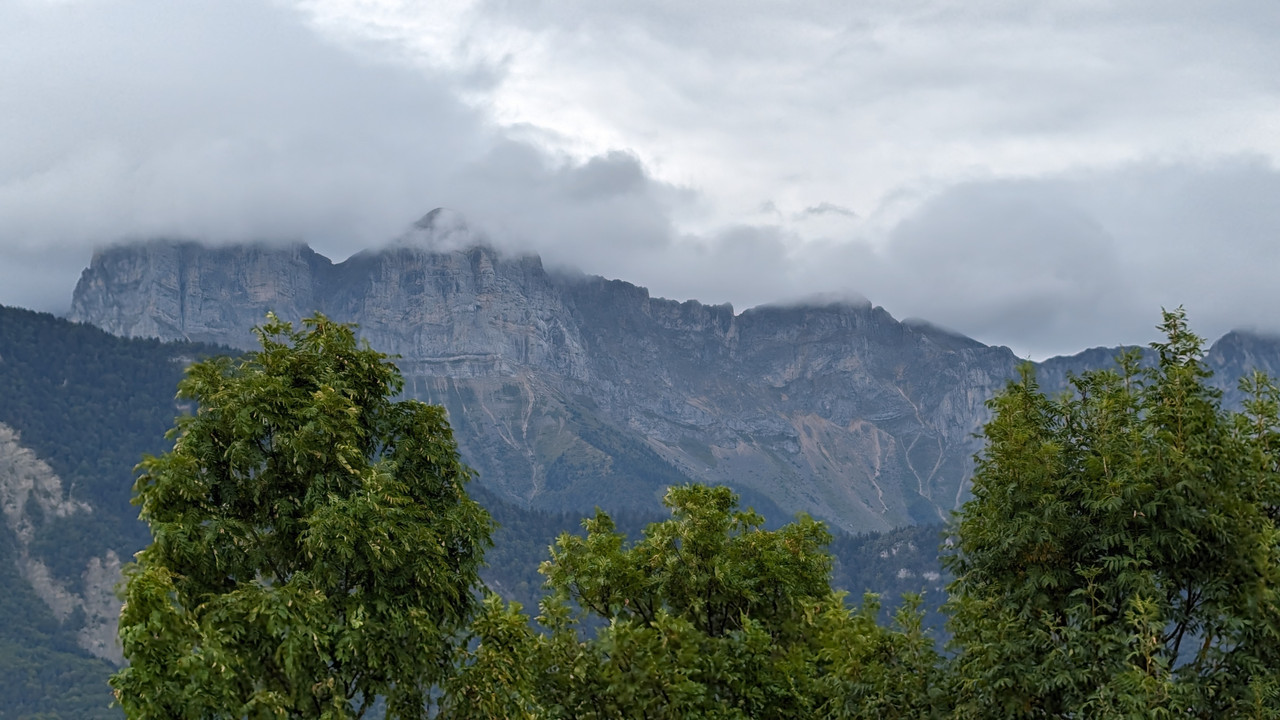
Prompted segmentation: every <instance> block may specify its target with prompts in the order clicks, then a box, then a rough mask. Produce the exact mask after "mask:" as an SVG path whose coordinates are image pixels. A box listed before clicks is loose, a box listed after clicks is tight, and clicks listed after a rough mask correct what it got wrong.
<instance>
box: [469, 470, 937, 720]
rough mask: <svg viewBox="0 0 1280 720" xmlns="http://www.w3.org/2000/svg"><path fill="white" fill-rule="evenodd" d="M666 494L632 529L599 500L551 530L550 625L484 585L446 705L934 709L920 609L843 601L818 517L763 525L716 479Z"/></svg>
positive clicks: (557, 709)
mask: <svg viewBox="0 0 1280 720" xmlns="http://www.w3.org/2000/svg"><path fill="white" fill-rule="evenodd" d="M665 502H666V504H667V506H668V507H669V508H670V510H671V513H672V517H671V519H669V520H666V521H663V522H660V523H654V524H652V525H650V526H649V527H648V528H647V529H646V530H645V533H644V537H643V538H641V539H639V540H638V541H636V542H634V543H627V541H626V539H625V538H624V537H623V535H622V534H621V533H618V532H617V531H616V529H615V527H614V524H613V521H612V519H611V518H610V517H609V516H608V515H606V514H605V513H603V512H597V513H596V515H595V517H594V518H591V519H588V520H587V521H585V522H584V526H585V528H586V531H587V532H586V536H585V537H580V536H572V535H567V534H566V535H563V536H561V538H560V540H559V541H558V542H557V545H556V547H555V548H553V550H552V553H551V560H549V561H548V562H546V563H544V564H543V566H542V572H543V573H544V574H545V575H546V577H547V584H548V586H549V588H550V589H551V595H550V596H549V597H548V598H547V599H546V600H544V602H543V604H542V614H541V616H540V617H539V621H540V623H541V625H542V626H543V628H544V629H545V632H544V633H541V634H539V633H536V632H534V631H533V630H532V629H531V628H529V626H528V624H527V619H525V618H524V616H522V615H521V614H520V613H519V607H518V606H513V607H510V608H508V607H505V606H503V604H502V603H501V602H500V601H498V600H497V599H496V598H490V599H489V601H488V602H487V603H486V607H485V612H484V614H483V616H482V618H481V620H479V621H477V623H476V626H475V631H474V639H475V643H473V646H472V648H471V649H469V650H468V651H466V652H465V653H463V658H462V662H461V668H462V669H461V672H460V673H459V675H458V677H457V678H456V680H455V681H454V682H453V683H452V684H451V685H450V686H449V688H448V693H447V698H448V699H447V701H446V704H445V707H444V715H445V716H446V717H455V718H499V717H531V718H533V717H537V718H583V719H603V718H637V717H644V718H811V717H830V718H855V717H868V718H870V717H874V718H895V717H903V718H907V717H912V718H914V717H927V716H928V715H929V713H930V712H931V711H932V709H933V705H934V696H933V695H932V692H933V691H934V690H935V689H936V683H935V682H934V679H935V676H936V674H937V671H936V668H937V663H938V658H937V655H936V654H935V652H934V650H933V643H932V640H930V639H929V638H928V637H927V636H926V635H925V634H924V633H923V631H922V630H921V628H920V623H919V619H920V614H919V612H917V611H916V610H915V608H914V606H913V607H909V608H907V609H906V610H904V611H902V612H901V613H900V614H899V620H900V623H901V624H902V627H901V628H900V629H899V630H890V629H886V628H883V627H881V626H879V625H877V623H876V615H877V614H878V611H879V607H878V605H877V604H876V603H875V601H874V597H869V598H868V600H869V602H867V603H865V604H864V607H863V609H862V610H861V611H859V612H853V611H851V610H849V609H848V608H846V607H845V605H844V601H843V596H842V595H839V594H836V593H833V592H832V590H831V587H830V573H831V558H830V556H829V555H828V554H827V553H826V552H825V546H826V545H827V543H828V542H829V541H830V536H829V534H828V533H827V531H826V529H825V528H824V527H823V526H822V525H821V523H818V522H816V521H814V520H811V519H809V518H808V517H804V516H801V517H800V518H799V519H798V520H797V521H796V522H794V523H791V524H789V525H787V526H785V527H783V528H781V529H779V530H776V531H767V530H764V529H763V528H762V525H763V519H762V518H761V517H760V516H759V515H757V514H756V513H754V512H743V511H738V510H736V504H737V498H736V497H735V496H734V495H733V493H732V492H730V491H729V490H728V489H727V488H723V487H718V488H708V487H703V486H698V485H689V486H684V487H677V488H672V489H671V490H670V491H669V492H668V494H667V496H666V499H665ZM575 607H576V608H578V610H577V611H575V610H574V609H573V608H575ZM587 636H590V637H589V639H585V640H584V638H585V637H587Z"/></svg>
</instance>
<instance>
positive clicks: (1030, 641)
mask: <svg viewBox="0 0 1280 720" xmlns="http://www.w3.org/2000/svg"><path fill="white" fill-rule="evenodd" d="M1161 329H1162V330H1163V331H1164V332H1165V334H1166V337H1167V340H1166V341H1165V342H1161V343H1156V344H1154V345H1153V346H1152V347H1153V350H1154V355H1155V358H1154V359H1155V364H1154V366H1153V367H1149V368H1147V369H1141V368H1140V362H1139V360H1140V358H1139V356H1138V355H1137V354H1134V353H1130V354H1126V355H1122V356H1121V357H1120V358H1119V361H1118V369H1117V370H1108V371H1099V372H1091V373H1086V374H1084V375H1083V376H1080V377H1076V378H1073V379H1072V392H1070V393H1068V394H1064V395H1062V396H1061V397H1057V398H1048V397H1045V396H1044V395H1043V394H1042V393H1041V392H1040V391H1039V388H1038V387H1037V386H1036V383H1035V380H1034V378H1033V377H1032V375H1031V371H1030V369H1029V368H1028V369H1024V370H1023V373H1022V377H1021V379H1020V380H1018V381H1016V382H1013V383H1010V385H1009V386H1008V388H1007V389H1006V390H1005V392H1004V393H1003V394H1001V395H999V396H998V397H996V398H995V399H994V400H992V402H991V407H992V409H993V410H994V417H993V419H992V420H991V421H990V423H988V425H987V426H986V428H985V430H984V434H985V437H986V440H987V446H986V449H985V450H984V452H983V454H982V455H981V457H980V459H979V462H978V468H977V472H976V474H975V476H974V480H973V499H972V500H971V501H969V502H968V503H967V504H966V505H965V506H964V508H963V510H962V513H961V514H960V517H959V523H958V525H957V527H956V528H955V545H954V547H953V548H952V549H951V551H950V553H949V554H948V556H947V557H946V559H945V562H946V564H947V566H948V568H949V569H950V570H951V571H952V572H953V573H954V576H955V581H954V582H953V584H952V585H951V587H950V592H951V600H950V608H949V609H950V611H951V613H952V619H951V629H952V631H953V633H954V639H953V646H954V650H955V651H956V656H955V658H954V660H953V661H952V663H951V666H952V667H951V669H952V677H953V693H954V697H955V698H956V702H957V704H958V709H959V713H958V714H959V716H960V717H1000V718H1012V717H1071V718H1083V717H1144V718H1145V717H1160V716H1176V717H1205V718H1209V717H1213V718H1219V717H1277V716H1280V695H1278V694H1277V690H1278V688H1277V676H1276V668H1277V667H1280V594H1278V591H1280V530H1278V528H1277V519H1278V518H1280V474H1277V466H1276V450H1277V447H1278V445H1277V440H1278V439H1280V435H1278V434H1277V427H1278V426H1280V422H1278V421H1277V391H1276V389H1275V387H1274V386H1273V385H1272V384H1271V383H1270V381H1269V380H1267V379H1266V378H1264V377H1261V376H1258V375H1255V376H1253V377H1251V378H1247V379H1246V380H1245V381H1244V382H1243V383H1242V388H1244V389H1245V390H1246V392H1247V393H1248V394H1249V395H1250V397H1251V398H1252V399H1251V400H1250V401H1249V402H1248V403H1247V407H1246V410H1245V412H1244V413H1241V414H1237V413H1231V412H1227V411H1225V410H1224V409H1223V408H1222V407H1221V402H1220V394H1219V392H1218V391H1216V390H1214V389H1212V388H1211V387H1210V386H1209V385H1207V382H1206V381H1207V379H1208V378H1209V375H1210V373H1209V372H1208V370H1207V369H1206V368H1205V366H1204V365H1203V364H1202V362H1201V340H1200V338H1198V337H1196V336H1195V335H1194V334H1192V333H1191V332H1190V331H1189V330H1188V329H1187V326H1186V321H1185V318H1184V316H1183V313H1182V311H1181V310H1179V311H1176V312H1171V313H1166V314H1165V316H1164V322H1163V324H1162V326H1161Z"/></svg>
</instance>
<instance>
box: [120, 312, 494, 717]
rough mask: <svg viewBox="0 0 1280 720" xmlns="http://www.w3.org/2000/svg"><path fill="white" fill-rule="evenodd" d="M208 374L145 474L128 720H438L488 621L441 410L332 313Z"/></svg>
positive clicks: (464, 473) (129, 621)
mask: <svg viewBox="0 0 1280 720" xmlns="http://www.w3.org/2000/svg"><path fill="white" fill-rule="evenodd" d="M303 325H304V329H303V330H299V331H295V330H294V329H293V327H292V326H291V325H290V324H289V323H284V322H279V321H277V320H276V319H275V318H274V317H271V316H269V317H268V323H267V324H266V325H265V326H264V327H262V328H260V329H259V330H258V331H257V333H258V336H259V338H260V340H261V344H262V349H261V350H259V351H257V352H253V353H249V354H247V355H245V356H243V357H242V358H241V359H239V360H237V361H233V360H231V359H228V358H216V359H212V360H208V361H205V362H201V363H197V364H195V365H193V366H192V367H191V368H190V369H189V370H188V371H187V374H186V377H185V379H184V380H182V382H181V383H180V384H179V386H178V397H179V398H180V399H182V400H189V401H193V402H194V403H195V405H196V409H195V412H194V414H191V415H187V416H184V417H181V418H179V419H178V421H177V425H176V427H175V428H174V429H173V430H172V431H170V433H169V437H170V438H171V439H172V440H173V449H172V450H171V451H169V452H167V453H165V454H163V455H160V456H158V457H147V458H145V459H144V460H143V462H142V463H141V465H140V466H139V467H140V468H141V475H140V476H139V478H138V480H137V483H136V486H135V492H136V498H135V503H137V504H138V505H140V506H141V517H142V519H143V520H144V521H146V522H147V524H148V525H149V526H150V528H151V532H152V535H153V540H152V542H151V544H150V545H149V546H148V547H147V548H146V549H144V550H143V551H141V552H140V553H138V555H137V561H136V563H135V564H134V565H132V566H131V567H130V568H129V569H128V571H127V574H126V579H127V585H126V588H125V606H124V610H123V612H122V615H121V619H120V637H121V640H122V642H123V646H124V652H125V656H126V658H127V659H128V660H129V663H130V664H129V666H128V667H126V668H124V669H123V670H121V671H120V672H119V673H117V674H116V675H115V676H114V677H112V679H111V684H112V685H113V686H114V688H115V691H116V697H117V698H118V700H119V702H120V704H121V705H122V706H123V708H124V710H125V712H126V714H127V715H128V716H129V717H131V718H139V719H142V718H157V719H159V718H164V719H166V720H170V719H172V718H227V717H235V718H241V717H244V718H268V717H270V718H283V717H315V718H335V719H336V718H347V717H361V716H362V715H364V714H365V712H366V711H367V710H368V709H369V707H370V706H371V705H372V704H373V703H374V701H375V699H376V698H383V699H385V707H386V711H387V715H388V717H400V718H422V717H426V716H427V715H428V702H429V695H430V688H431V687H432V686H433V685H435V684H438V683H439V682H441V681H442V680H443V679H444V677H445V676H446V675H447V674H448V673H449V671H450V669H451V661H452V658H453V653H454V646H455V643H456V641H457V639H458V637H459V636H460V632H459V631H460V630H461V629H463V628H465V627H466V626H467V623H468V622H469V620H470V619H471V617H472V615H473V613H474V611H475V609H476V604H477V603H476V595H475V591H476V588H477V587H478V585H479V580H478V577H477V570H478V568H479V566H480V564H481V560H482V556H483V551H484V548H485V547H486V545H487V544H488V541H489V533H490V524H491V523H490V520H489V518H488V515H487V514H486V513H485V512H484V510H483V509H482V508H480V507H479V506H478V505H477V504H475V503H474V502H473V501H472V500H471V499H470V498H469V497H468V496H467V494H466V491H465V485H466V483H467V481H468V479H469V474H468V470H467V469H466V468H465V467H464V466H463V465H462V464H461V462H460V460H459V457H458V451H457V447H456V445H455V443H454V441H453V437H452V434H451V432H450V430H449V426H448V424H447V422H446V420H445V417H444V412H443V410H442V409H441V408H439V407H433V406H428V405H425V404H423V403H419V402H415V401H400V402H396V401H393V400H392V398H394V397H395V396H396V395H397V394H398V393H399V391H400V389H401V385H402V380H401V377H400V374H399V371H398V370H397V369H396V368H395V366H394V365H392V364H391V363H390V362H389V361H388V360H387V359H386V356H384V355H382V354H380V353H377V352H375V351H373V350H371V349H369V348H368V347H367V346H363V345H360V344H358V343H357V342H356V339H355V336H354V334H353V332H352V329H351V328H350V327H348V326H345V325H341V324H338V323H333V322H330V321H329V320H327V319H326V318H324V317H323V316H321V315H316V316H315V317H313V318H310V319H308V320H305V321H304V322H303Z"/></svg>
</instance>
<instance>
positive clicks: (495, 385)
mask: <svg viewBox="0 0 1280 720" xmlns="http://www.w3.org/2000/svg"><path fill="white" fill-rule="evenodd" d="M268 310H272V311H274V312H275V313H276V314H277V315H279V316H280V317H281V318H283V319H288V320H297V319H299V318H301V317H304V316H306V315H308V314H310V313H311V312H313V311H315V310H320V311H323V312H325V313H326V314H327V315H329V316H330V317H331V318H334V319H336V320H341V321H349V322H356V323H359V325H360V332H361V334H362V335H363V336H364V337H366V338H367V339H368V340H369V342H370V343H371V344H372V345H373V346H374V347H376V348H378V349H379V350H382V351H383V352H387V353H390V354H394V355H399V356H400V359H399V360H398V363H399V364H400V366H401V369H402V371H403V372H404V374H405V376H406V385H407V387H406V389H407V391H408V392H409V394H411V395H413V396H415V397H419V398H422V399H425V400H428V401H431V402H438V403H442V404H444V405H446V406H447V407H448V408H449V411H450V417H451V421H452V422H453V424H454V427H455V430H456V432H457V435H458V438H459V441H460V444H461V445H462V448H463V451H464V453H465V455H466V457H467V458H468V460H469V462H471V463H472V464H473V465H475V466H476V467H477V468H478V470H479V471H480V474H481V479H482V481H483V482H485V483H486V484H487V485H489V486H490V487H492V488H494V489H495V490H497V491H498V492H500V493H502V494H503V495H504V496H507V497H509V498H512V499H515V500H517V501H520V502H523V503H526V504H529V505H533V506H538V507H547V508H569V509H574V510H589V509H590V508H591V507H592V506H593V505H596V504H604V505H611V506H616V505H617V503H618V502H619V501H623V502H631V501H634V502H647V503H653V502H655V501H656V498H657V497H658V495H659V493H660V488H661V487H662V486H663V485H666V484H670V483H672V482H682V481H685V480H688V479H696V480H699V481H705V482H723V483H728V484H731V485H733V486H735V487H737V488H738V489H740V490H741V491H742V492H743V493H744V494H745V495H746V496H747V499H748V500H749V501H751V502H754V503H755V504H756V505H757V506H758V507H763V508H765V509H770V510H776V508H781V509H782V510H783V511H784V513H785V515H789V514H790V513H791V512H795V511H797V510H804V511H807V512H809V513H811V514H813V515H815V516H818V517H822V518H825V519H828V520H831V521H834V522H836V523H837V524H839V525H842V526H844V527H846V528H850V529H859V530H860V529H883V528H888V527H893V526H896V525H901V524H905V523H910V522H925V521H933V520H937V519H939V518H943V517H945V516H946V513H947V511H949V510H951V509H952V508H954V507H955V506H956V504H957V503H958V502H959V500H960V499H961V497H962V495H963V491H964V487H965V485H964V483H965V481H966V479H967V477H968V474H969V468H970V465H971V457H972V455H973V453H974V451H975V450H976V449H977V446H976V444H975V441H974V440H973V438H972V434H973V432H974V431H976V430H977V429H978V427H979V426H980V423H981V422H982V420H983V418H984V417H985V408H984V406H983V403H984V401H985V399H986V398H987V397H989V395H990V394H991V393H992V392H993V391H994V390H995V389H997V388H998V387H999V386H1000V384H1001V383H1002V382H1003V381H1004V379H1005V378H1006V377H1008V376H1009V375H1010V374H1011V373H1012V372H1013V368H1014V366H1015V364H1016V359H1015V358H1014V357H1013V355H1012V353H1010V352H1009V351H1008V350H1007V349H1004V348H990V347H986V346H984V345H982V344H980V343H977V342H975V341H972V340H969V339H967V338H963V337H959V336H956V335H953V334H949V333H946V332H943V331H940V330H937V329H935V328H931V327H929V326H927V325H923V324H904V323H901V322H898V321H897V320H895V319H893V318H892V317H890V316H889V314H888V313H886V312H885V311H884V310H883V309H881V308H877V307H873V306H871V305H870V304H865V303H864V304H833V305H826V306H804V307H785V308H784V307H762V308H754V309H751V310H748V311H746V312H743V313H739V314H735V313H734V311H733V308H731V307H729V306H727V305H724V306H707V305H703V304H701V303H698V302H694V301H689V302H675V301H671V300H663V299H659V298H651V297H650V296H649V293H648V291H646V290H645V289H644V288H641V287H637V286H635V285H632V284H629V283H626V282H621V281H617V280H605V279H602V278H598V277H587V276H583V275H578V274H573V273H555V274H551V273H548V272H546V271H545V270H544V269H543V267H542V264H541V262H540V261H539V260H538V258H536V257H531V256H526V257H508V256H505V255H503V254H501V253H498V252H496V251H494V250H492V249H490V248H486V247H469V248H460V249H454V250H432V249H428V248H427V247H425V246H424V245H423V244H421V243H416V242H414V239H413V236H412V235H411V236H409V237H408V238H407V239H406V240H404V241H402V242H401V243H399V244H397V245H395V246H393V247H390V248H388V249H384V250H382V251H378V252H366V253H361V254H359V255H356V256H354V257H352V258H350V259H348V260H346V261H345V262H342V263H338V264H332V263H330V262H329V261H328V260H326V259H325V258H323V257H321V256H319V255H317V254H315V253H314V252H312V251H311V250H309V249H307V248H305V247H302V246H290V247H278V248H272V247H266V246H243V247H227V248H202V247H201V246H199V245H194V244H190V243H163V242H153V243H147V244H143V245H134V246H125V247H117V248H112V249H109V250H104V251H102V252H99V253H98V254H96V255H95V256H94V258H93V261H92V263H91V264H90V267H89V268H88V269H87V270H85V272H84V274H83V276H82V278H81V280H80V283H79V285H78V286H77V288H76V293H75V298H74V301H73V311H72V316H71V317H72V319H74V320H79V321H84V322H90V323H93V324H96V325H98V326H100V327H102V328H103V329H106V330H108V331H110V332H113V333H116V334H120V335H127V336H150V337H160V338H189V339H198V340H204V341H212V342H219V343H225V344H229V345H233V346H238V347H245V348H247V347H252V346H253V344H254V342H253V337H252V335H251V334H250V332H249V328H250V327H251V326H252V325H254V324H256V323H260V322H261V320H262V318H263V316H264V315H265V313H266V312H267V311H268ZM770 506H776V508H773V507H770ZM785 515H784V516H785Z"/></svg>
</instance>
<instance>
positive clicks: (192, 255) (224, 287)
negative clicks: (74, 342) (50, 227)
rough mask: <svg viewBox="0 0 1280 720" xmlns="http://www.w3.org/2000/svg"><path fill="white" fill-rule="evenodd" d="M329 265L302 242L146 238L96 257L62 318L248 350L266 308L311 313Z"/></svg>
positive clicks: (117, 332)
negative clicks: (215, 244)
mask: <svg viewBox="0 0 1280 720" xmlns="http://www.w3.org/2000/svg"><path fill="white" fill-rule="evenodd" d="M330 267H331V263H330V262H329V260H328V259H326V258H324V257H322V256H320V255H318V254H316V253H315V252H314V251H312V250H311V248H309V247H306V246H305V245H293V246H288V247H267V246H239V247H234V248H206V247H203V246H201V245H199V244H196V243H191V242H164V241H152V242H148V243H142V244H137V245H132V246H130V248H129V250H128V252H121V251H119V250H107V251H104V252H99V253H96V254H95V255H94V257H93V261H92V262H91V263H90V267H89V270H86V271H85V273H84V274H83V275H82V276H81V278H80V282H79V283H78V284H77V285H76V290H75V294H74V296H73V297H72V303H71V313H70V316H69V317H70V319H72V320H76V321H81V322H92V323H93V324H95V325H97V326H99V327H101V328H102V329H104V330H106V331H108V332H110V333H113V334H115V335H121V336H124V337H156V338H163V339H167V340H178V339H188V340H199V341H210V342H219V343H224V344H228V345H233V346H247V345H250V344H252V343H253V342H254V337H253V334H252V333H251V332H250V329H251V328H252V327H253V326H254V325H257V324H260V323H261V322H262V320H263V316H264V315H265V314H266V310H267V309H272V310H275V311H276V312H277V313H278V314H280V315H281V316H282V317H290V318H296V317H300V316H301V315H303V314H307V313H309V312H311V311H312V310H314V309H315V308H316V307H317V298H318V295H317V289H318V286H321V285H322V283H323V280H324V277H325V273H326V272H327V271H328V270H329V268H330Z"/></svg>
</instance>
